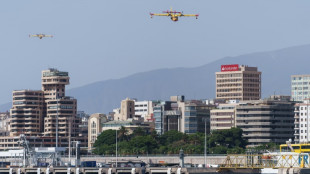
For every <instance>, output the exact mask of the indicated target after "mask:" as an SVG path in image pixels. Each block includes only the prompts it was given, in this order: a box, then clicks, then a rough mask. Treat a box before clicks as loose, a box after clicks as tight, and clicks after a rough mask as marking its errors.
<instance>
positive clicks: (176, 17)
mask: <svg viewBox="0 0 310 174" xmlns="http://www.w3.org/2000/svg"><path fill="white" fill-rule="evenodd" d="M150 15H151V18H153V16H170V18H171V20H172V21H174V22H176V21H178V20H179V17H183V16H186V17H196V19H198V16H199V14H183V12H177V11H172V8H171V9H170V11H169V10H167V11H163V13H150Z"/></svg>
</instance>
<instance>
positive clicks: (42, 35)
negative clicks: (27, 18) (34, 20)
mask: <svg viewBox="0 0 310 174" xmlns="http://www.w3.org/2000/svg"><path fill="white" fill-rule="evenodd" d="M29 37H38V38H39V39H42V38H43V37H51V38H52V37H53V35H46V34H30V35H29Z"/></svg>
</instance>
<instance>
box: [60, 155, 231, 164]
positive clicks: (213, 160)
mask: <svg viewBox="0 0 310 174" xmlns="http://www.w3.org/2000/svg"><path fill="white" fill-rule="evenodd" d="M225 159H226V156H207V164H212V165H218V164H223V163H224V161H225ZM62 160H63V161H64V162H68V161H69V159H68V158H67V157H62ZM71 160H73V158H71ZM115 160H116V158H115V157H100V156H93V157H91V156H90V157H86V156H84V157H82V158H81V161H96V162H103V163H109V162H112V161H115ZM118 160H119V161H121V160H131V161H132V160H141V161H143V162H145V163H147V164H152V163H179V162H180V161H179V160H180V159H179V157H178V156H152V157H148V156H138V157H121V156H120V157H118ZM184 163H191V164H204V156H185V158H184Z"/></svg>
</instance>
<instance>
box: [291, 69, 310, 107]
mask: <svg viewBox="0 0 310 174" xmlns="http://www.w3.org/2000/svg"><path fill="white" fill-rule="evenodd" d="M291 90H292V91H291V96H292V99H293V100H294V101H303V100H304V99H309V98H310V75H292V76H291Z"/></svg>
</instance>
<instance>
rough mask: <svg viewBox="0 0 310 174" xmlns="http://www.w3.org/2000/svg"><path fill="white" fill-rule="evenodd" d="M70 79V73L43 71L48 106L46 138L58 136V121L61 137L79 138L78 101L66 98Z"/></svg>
mask: <svg viewBox="0 0 310 174" xmlns="http://www.w3.org/2000/svg"><path fill="white" fill-rule="evenodd" d="M69 79H70V78H69V73H68V72H63V71H58V70H57V69H49V70H44V71H42V91H43V92H44V100H45V106H46V115H45V118H44V136H56V126H55V124H56V121H57V120H58V136H59V137H69V136H71V137H76V136H78V131H79V127H78V124H79V123H80V122H79V119H78V118H77V117H76V114H77V113H76V112H77V101H76V99H74V98H71V97H66V96H65V92H66V90H65V89H66V85H68V84H69ZM57 117H58V118H57Z"/></svg>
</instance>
